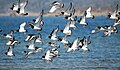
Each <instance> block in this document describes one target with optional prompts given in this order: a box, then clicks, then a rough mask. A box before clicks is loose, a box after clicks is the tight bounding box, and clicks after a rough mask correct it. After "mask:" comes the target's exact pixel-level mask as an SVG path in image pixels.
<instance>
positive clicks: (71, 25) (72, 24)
mask: <svg viewBox="0 0 120 70" xmlns="http://www.w3.org/2000/svg"><path fill="white" fill-rule="evenodd" d="M75 23H76V21H74V20H73V21H70V28H74V29H75V28H76V26H75Z"/></svg>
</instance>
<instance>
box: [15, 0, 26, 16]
mask: <svg viewBox="0 0 120 70" xmlns="http://www.w3.org/2000/svg"><path fill="white" fill-rule="evenodd" d="M27 4H28V0H26V1H25V2H22V3H20V7H19V8H18V11H16V12H17V13H18V14H19V15H28V13H25V7H26V6H27Z"/></svg>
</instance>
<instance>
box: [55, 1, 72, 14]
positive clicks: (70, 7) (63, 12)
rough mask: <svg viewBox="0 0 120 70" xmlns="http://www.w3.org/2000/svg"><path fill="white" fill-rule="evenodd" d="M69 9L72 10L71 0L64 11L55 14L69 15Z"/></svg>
mask: <svg viewBox="0 0 120 70" xmlns="http://www.w3.org/2000/svg"><path fill="white" fill-rule="evenodd" d="M71 10H72V2H71V3H70V5H69V6H68V8H67V9H66V10H65V11H62V12H60V15H57V16H61V15H63V16H70V15H71Z"/></svg>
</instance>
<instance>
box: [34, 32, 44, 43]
mask: <svg viewBox="0 0 120 70" xmlns="http://www.w3.org/2000/svg"><path fill="white" fill-rule="evenodd" d="M35 42H38V43H40V44H42V43H43V41H42V36H41V34H40V33H39V34H38V36H37V37H36V41H35Z"/></svg>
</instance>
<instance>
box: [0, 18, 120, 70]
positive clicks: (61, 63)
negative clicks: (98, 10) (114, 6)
mask: <svg viewBox="0 0 120 70" xmlns="http://www.w3.org/2000/svg"><path fill="white" fill-rule="evenodd" d="M33 18H36V17H0V29H2V30H3V31H2V32H0V70H4V69H5V70H6V69H7V70H22V69H25V70H27V69H28V70H30V69H33V70H34V69H38V70H120V26H119V25H118V26H117V28H118V31H119V32H118V33H117V34H112V35H111V36H109V37H102V36H103V33H102V32H100V33H97V34H90V32H91V30H92V29H94V28H95V27H96V26H102V25H112V24H113V23H114V21H113V20H110V19H107V18H106V17H104V16H97V17H95V19H87V22H88V26H87V27H82V26H81V25H79V24H78V23H76V26H77V28H76V29H75V30H74V29H73V30H72V31H73V34H72V36H70V37H68V38H67V40H68V41H70V42H72V41H73V40H74V39H75V38H76V37H80V38H81V39H82V38H83V37H84V36H86V37H88V36H90V37H91V44H90V45H89V46H88V48H89V49H90V51H88V52H86V53H83V51H82V50H78V51H75V52H70V53H67V52H66V51H67V47H64V46H63V45H62V44H61V43H59V42H57V43H58V44H59V45H60V46H61V47H60V48H59V53H60V56H58V57H57V58H54V59H53V61H52V62H50V63H49V64H47V63H46V62H45V61H44V60H41V59H39V58H40V57H41V56H42V55H44V53H42V52H39V53H36V54H31V55H30V56H29V57H28V58H27V59H25V58H24V54H23V51H25V50H27V49H26V47H24V46H25V45H27V44H29V42H24V39H25V38H26V35H25V34H23V33H15V34H14V36H15V38H16V40H19V41H20V42H21V43H20V44H16V45H15V47H14V53H15V56H12V57H9V56H6V55H5V52H6V51H7V49H8V47H9V46H6V45H5V43H6V42H7V41H8V40H9V39H6V38H5V37H3V36H1V35H2V34H4V33H9V32H10V31H11V30H16V29H18V28H19V25H20V24H21V23H22V22H24V21H26V22H29V21H31V20H32V19H33ZM43 21H44V26H43V27H42V28H43V30H42V31H41V32H40V33H41V35H42V39H43V42H44V43H43V45H40V44H39V43H35V46H37V47H42V48H44V49H45V51H46V50H47V48H48V47H49V46H48V45H47V44H46V43H47V42H48V41H50V40H49V39H47V36H48V35H49V34H50V32H51V31H52V30H53V29H55V28H56V27H57V26H58V25H59V27H60V29H63V28H64V27H65V24H66V23H67V22H68V20H65V19H64V18H63V17H44V18H43ZM25 29H27V30H28V32H29V33H35V34H37V33H39V32H37V31H35V30H32V29H30V28H29V23H27V26H26V27H25ZM58 36H64V35H63V34H62V33H58Z"/></svg>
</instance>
